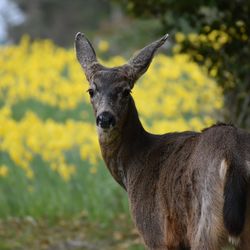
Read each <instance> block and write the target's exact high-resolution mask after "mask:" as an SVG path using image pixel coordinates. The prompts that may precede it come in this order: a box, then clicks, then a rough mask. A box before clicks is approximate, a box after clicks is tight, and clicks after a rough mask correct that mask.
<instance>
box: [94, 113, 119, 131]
mask: <svg viewBox="0 0 250 250" xmlns="http://www.w3.org/2000/svg"><path fill="white" fill-rule="evenodd" d="M115 124H116V120H115V117H114V116H113V115H112V114H111V113H110V112H107V111H104V112H102V113H101V114H100V115H98V116H97V118H96V125H97V126H98V127H100V128H103V129H109V128H112V127H114V126H115Z"/></svg>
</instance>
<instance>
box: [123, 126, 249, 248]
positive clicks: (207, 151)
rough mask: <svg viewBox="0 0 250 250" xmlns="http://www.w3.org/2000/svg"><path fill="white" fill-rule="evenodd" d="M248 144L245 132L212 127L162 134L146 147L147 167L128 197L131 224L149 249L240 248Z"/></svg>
mask: <svg viewBox="0 0 250 250" xmlns="http://www.w3.org/2000/svg"><path fill="white" fill-rule="evenodd" d="M249 142H250V135H249V134H248V133H246V132H245V131H243V130H240V129H237V128H236V127H233V126H231V125H226V124H217V125H214V126H212V127H210V128H207V129H205V130H203V131H202V132H201V133H195V132H183V133H171V134H165V135H162V136H161V138H159V139H158V141H155V142H154V143H149V144H148V145H150V146H148V147H149V150H148V154H147V155H145V154H144V155H143V156H141V157H144V158H146V162H147V164H146V165H144V169H143V170H141V172H140V174H138V177H137V182H135V184H134V186H133V185H131V187H130V185H128V186H129V189H128V193H129V196H130V200H131V211H132V214H133V217H134V218H135V223H136V224H137V227H138V229H139V231H140V233H141V234H142V235H144V236H146V237H144V240H145V241H146V242H145V243H146V245H148V246H149V247H150V249H182V248H183V249H185V247H186V248H187V249H189V248H190V247H191V249H197V250H198V249H220V247H222V246H226V245H227V244H228V241H230V243H233V244H235V245H239V244H240V236H241V234H242V233H243V231H244V226H245V222H246V209H247V199H248V172H249V168H250V164H249V158H250V144H249ZM138 157H139V158H140V156H138ZM152 166H153V167H152ZM133 175H134V174H133ZM132 186H133V187H132ZM248 210H249V209H248ZM248 214H249V211H248ZM142 221H143V223H141V222H142ZM247 227H248V228H249V225H247ZM248 230H249V229H248ZM246 231H247V229H246ZM163 242H164V243H163ZM164 246H167V247H168V248H164ZM239 249H243V248H239Z"/></svg>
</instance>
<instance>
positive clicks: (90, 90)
mask: <svg viewBox="0 0 250 250" xmlns="http://www.w3.org/2000/svg"><path fill="white" fill-rule="evenodd" d="M87 92H89V96H90V98H92V97H93V96H94V94H95V92H94V90H93V89H88V90H87Z"/></svg>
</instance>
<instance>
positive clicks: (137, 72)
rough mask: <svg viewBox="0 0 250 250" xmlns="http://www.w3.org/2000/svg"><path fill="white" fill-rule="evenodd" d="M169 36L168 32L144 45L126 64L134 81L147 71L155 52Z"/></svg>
mask: <svg viewBox="0 0 250 250" xmlns="http://www.w3.org/2000/svg"><path fill="white" fill-rule="evenodd" d="M167 38H168V34H166V35H165V36H163V37H162V38H160V39H159V40H157V41H154V42H153V43H151V44H149V45H148V46H146V47H144V48H143V49H141V50H140V51H139V52H138V53H137V54H136V55H135V56H133V57H132V58H131V59H130V60H129V61H128V63H127V64H125V65H124V67H125V69H126V70H127V71H129V75H130V77H131V80H132V82H133V83H134V82H135V81H136V80H137V79H138V78H139V77H140V76H141V75H143V74H144V73H145V72H146V71H147V69H148V67H149V65H150V63H151V61H152V59H153V57H154V54H155V52H156V51H157V49H158V48H160V47H161V46H162V45H163V44H164V42H165V41H166V40H167Z"/></svg>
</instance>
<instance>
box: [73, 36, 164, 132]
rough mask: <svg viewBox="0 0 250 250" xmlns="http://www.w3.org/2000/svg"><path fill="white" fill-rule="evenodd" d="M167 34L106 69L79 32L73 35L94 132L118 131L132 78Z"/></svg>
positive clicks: (129, 98)
mask: <svg viewBox="0 0 250 250" xmlns="http://www.w3.org/2000/svg"><path fill="white" fill-rule="evenodd" d="M167 38H168V35H165V36H163V37H162V38H160V39H159V40H157V41H155V42H153V43H151V44H149V45H148V46H146V47H144V48H143V49H142V50H140V51H139V52H138V53H137V54H136V55H135V56H134V57H132V58H131V59H130V60H129V61H128V62H127V63H126V64H125V65H122V66H119V67H114V68H107V67H105V66H102V65H101V64H100V63H99V62H98V61H97V58H96V54H95V51H94V49H93V46H92V45H91V43H90V42H89V40H88V39H87V38H86V37H85V36H84V34H82V33H80V32H79V33H77V35H76V38H75V48H76V55H77V59H78V61H79V63H80V64H81V66H82V68H83V70H84V72H85V75H86V78H87V80H88V81H89V89H88V92H89V96H90V101H91V104H92V106H93V109H94V113H95V117H96V125H97V127H98V133H102V134H103V133H105V134H110V132H111V131H114V130H118V131H119V130H121V129H122V127H123V124H124V120H125V119H126V115H127V113H128V110H129V104H130V102H131V101H132V97H131V90H132V88H133V86H134V83H135V82H136V80H137V79H138V78H139V77H140V76H141V75H142V74H144V73H145V72H146V70H147V69H148V67H149V65H150V63H151V61H152V59H153V56H154V54H155V52H156V50H157V49H158V48H159V47H160V46H161V45H163V44H164V42H165V41H166V39H167Z"/></svg>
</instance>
